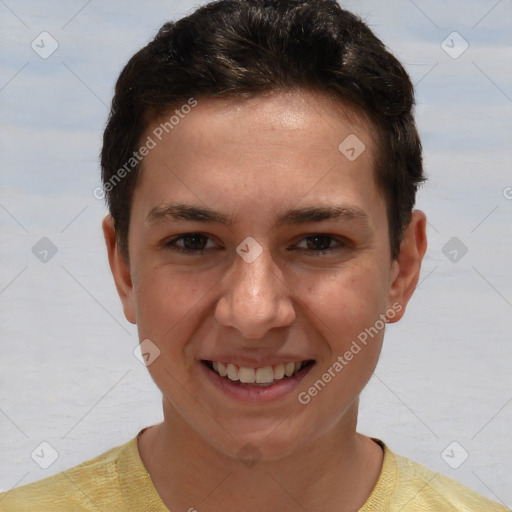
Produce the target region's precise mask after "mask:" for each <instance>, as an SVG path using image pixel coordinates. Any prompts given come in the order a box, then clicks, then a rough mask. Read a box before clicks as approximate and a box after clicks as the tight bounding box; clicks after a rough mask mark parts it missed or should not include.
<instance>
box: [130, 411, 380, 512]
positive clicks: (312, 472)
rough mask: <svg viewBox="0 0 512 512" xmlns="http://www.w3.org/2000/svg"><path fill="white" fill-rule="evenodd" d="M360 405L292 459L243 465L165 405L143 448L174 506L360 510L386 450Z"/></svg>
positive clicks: (204, 510) (208, 511)
mask: <svg viewBox="0 0 512 512" xmlns="http://www.w3.org/2000/svg"><path fill="white" fill-rule="evenodd" d="M357 407H358V404H357V401H356V402H355V403H354V405H353V407H352V409H353V410H348V411H346V414H344V416H343V418H342V419H341V420H340V422H339V423H338V424H337V425H335V427H334V428H332V429H331V430H330V431H328V432H327V433H326V434H324V435H322V436H321V437H317V438H316V439H314V441H312V442H311V443H310V444H309V445H305V446H304V447H302V448H301V449H300V450H297V451H296V452H294V453H291V454H290V455H287V456H286V457H283V458H279V459H274V460H265V459H264V458H261V459H258V458H257V457H254V459H253V460H252V461H251V460H250V459H249V460H245V463H243V462H242V461H241V460H240V459H239V458H236V457H233V456H230V455H228V454H226V453H224V452H222V451H220V450H218V449H216V448H215V447H214V446H213V445H212V444H211V443H210V442H208V441H207V440H206V439H204V438H203V437H201V436H200V435H199V434H198V433H197V432H196V431H195V430H193V429H192V428H191V427H190V426H189V425H188V424H186V423H185V422H184V421H183V418H182V417H181V416H180V414H179V412H178V411H175V410H172V408H171V407H170V406H169V405H168V406H167V407H166V406H165V404H164V418H165V419H164V422H163V423H161V424H159V425H156V426H154V427H150V428H149V429H147V430H146V431H145V432H144V434H142V435H141V436H140V438H139V441H138V447H139V453H140V456H141V459H142V461H143V463H144V466H145V467H146V470H147V471H148V473H149V474H150V475H151V480H152V482H153V485H154V486H155V489H156V491H157V492H158V494H159V496H160V498H161V499H162V501H163V502H164V504H165V505H166V506H167V508H169V509H170V510H192V511H193V510H194V509H197V510H200V512H217V511H218V510H225V511H228V512H230V511H238V510H244V511H247V512H257V511H261V510H272V509H277V510H279V509H282V510H328V509H329V508H330V507H332V509H335V510H337V511H339V512H345V511H346V512H348V511H355V510H358V509H359V508H360V507H361V506H362V505H363V504H364V502H365V501H366V499H367V498H368V497H369V495H370V494H371V492H372V490H373V488H374V487H375V484H376V483H377V480H378V477H379V475H380V471H381V467H382V460H383V452H382V449H381V448H380V447H379V446H378V445H377V444H376V443H375V442H373V441H372V440H371V439H369V438H368V437H366V436H363V435H361V434H358V433H357V432H356V421H357ZM255 452H256V449H255ZM256 453H257V452H256Z"/></svg>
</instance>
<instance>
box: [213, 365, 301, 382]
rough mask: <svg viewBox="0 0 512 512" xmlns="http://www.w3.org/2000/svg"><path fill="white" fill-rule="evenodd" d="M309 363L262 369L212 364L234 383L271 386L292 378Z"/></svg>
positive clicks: (218, 371) (220, 373)
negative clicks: (276, 382)
mask: <svg viewBox="0 0 512 512" xmlns="http://www.w3.org/2000/svg"><path fill="white" fill-rule="evenodd" d="M306 363H307V361H297V362H295V363H294V362H292V363H286V364H285V363H279V364H276V365H274V366H263V367H262V368H247V367H245V366H236V365H234V364H232V363H228V364H224V363H221V362H219V361H214V362H212V366H213V369H214V370H215V371H216V372H217V373H218V374H219V375H220V376H221V377H227V378H228V379H230V380H232V381H237V380H239V381H240V382H243V383H245V384H255V383H256V384H271V383H272V382H273V381H274V380H279V379H282V378H284V376H285V375H286V376H287V377H291V376H292V375H293V374H294V373H296V372H297V371H299V370H300V369H301V368H302V367H303V366H304V365H305V364H306Z"/></svg>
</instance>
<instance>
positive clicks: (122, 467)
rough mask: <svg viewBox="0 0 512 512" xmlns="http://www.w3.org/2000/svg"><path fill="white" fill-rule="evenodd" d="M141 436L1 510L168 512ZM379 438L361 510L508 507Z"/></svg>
mask: <svg viewBox="0 0 512 512" xmlns="http://www.w3.org/2000/svg"><path fill="white" fill-rule="evenodd" d="M141 432H142V431H141ZM139 435H140V433H139ZM137 437H138V436H137ZM137 437H135V438H134V439H132V440H131V441H129V442H128V443H126V444H124V445H122V446H118V447H116V448H112V449H111V450H109V451H108V452H105V453H103V454H102V455H99V456H98V457H95V458H94V459H91V460H89V461H87V462H84V463H83V464H80V465H78V466H75V467H73V468H71V469H68V470H66V471H63V472H62V473H58V474H57V475H54V476H50V477H48V478H45V479H44V480H40V481H39V482H34V483H31V484H28V485H24V486H22V487H18V488H16V489H13V490H11V491H8V492H5V493H2V494H0V510H1V511H2V512H22V511H23V512H31V511H37V512H85V511H87V512H98V511H105V512H107V511H108V512H121V511H123V512H126V511H137V512H140V511H143V512H168V509H167V507H166V506H165V505H164V504H163V502H162V500H161V499H160V497H159V496H158V494H157V492H156V490H155V488H154V486H153V483H152V481H151V478H150V476H149V474H148V473H147V471H146V468H145V467H144V464H143V463H142V460H141V458H140V456H139V451H138V448H137ZM374 440H375V441H376V442H377V443H379V444H380V446H382V448H383V449H384V460H383V465H382V471H381V474H380V477H379V479H378V481H377V484H376V486H375V488H374V490H373V492H372V494H371V495H370V497H369V498H368V500H367V501H366V503H365V504H364V506H363V507H362V508H361V509H360V511H359V512H383V511H386V512H387V511H389V512H398V511H401V512H418V511H435V512H448V511H449V512H480V511H481V512H506V511H507V510H508V509H507V508H506V507H504V506H502V505H498V504H497V503H494V502H492V501H490V500H488V499H486V498H484V497H482V496H480V495H479V494H477V493H475V492H474V491H472V490H470V489H468V488H467V487H464V486H463V485H462V484H459V483H458V482H456V481H454V480H452V479H450V478H447V477H445V476H442V475H440V474H436V473H434V472H433V471H430V470H429V469H427V468H425V467H423V466H421V465H420V464H417V463H415V462H412V461H410V460H408V459H405V458H403V457H400V456H399V455H396V454H394V453H393V452H391V451H390V450H389V448H388V447H387V446H386V445H385V444H384V443H383V442H382V441H380V440H378V439H374Z"/></svg>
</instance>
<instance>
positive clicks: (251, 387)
mask: <svg viewBox="0 0 512 512" xmlns="http://www.w3.org/2000/svg"><path fill="white" fill-rule="evenodd" d="M314 365H315V363H313V364H309V365H308V366H305V367H304V368H303V369H302V370H300V371H299V372H298V373H297V374H295V375H293V377H285V378H283V379H279V380H275V381H274V384H272V386H266V387H262V386H258V385H257V384H242V383H240V381H235V382H233V381H231V380H229V379H227V378H225V377H221V376H220V375H219V374H218V373H216V372H214V371H213V370H211V369H210V368H209V367H208V366H207V365H206V364H205V363H203V362H200V363H199V366H200V367H201V369H202V371H203V372H204V374H205V375H206V377H207V378H208V380H209V381H210V382H211V383H212V384H213V385H214V386H215V387H217V388H218V389H220V390H221V391H223V392H224V393H225V394H226V395H228V396H230V397H231V398H235V399H236V400H240V401H243V402H270V401H272V400H277V399H279V398H282V397H284V396H286V395H288V394H290V393H291V392H293V391H294V390H295V389H296V388H297V386H298V385H299V383H300V382H301V380H302V379H303V378H304V377H305V376H306V375H307V374H308V373H309V371H310V370H311V368H313V366H314Z"/></svg>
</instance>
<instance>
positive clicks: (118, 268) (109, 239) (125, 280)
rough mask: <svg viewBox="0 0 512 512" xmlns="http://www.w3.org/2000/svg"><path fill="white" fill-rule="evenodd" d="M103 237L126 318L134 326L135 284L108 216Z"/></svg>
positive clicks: (105, 219) (104, 223) (104, 224)
mask: <svg viewBox="0 0 512 512" xmlns="http://www.w3.org/2000/svg"><path fill="white" fill-rule="evenodd" d="M102 227H103V235H104V237H105V242H106V244H107V252H108V262H109V264H110V270H111V271H112V275H113V276H114V282H115V284H116V288H117V293H118V294H119V297H120V299H121V302H122V304H123V310H124V316H125V317H126V319H127V320H128V322H131V323H132V324H135V323H137V322H136V315H135V310H134V307H133V304H134V302H133V300H132V299H133V284H132V277H131V271H130V263H129V262H128V260H127V259H126V258H125V256H124V255H123V254H122V251H121V249H120V247H119V244H118V242H117V237H116V230H115V227H114V219H113V218H112V217H111V216H110V215H107V216H106V217H105V218H104V219H103V223H102Z"/></svg>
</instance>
